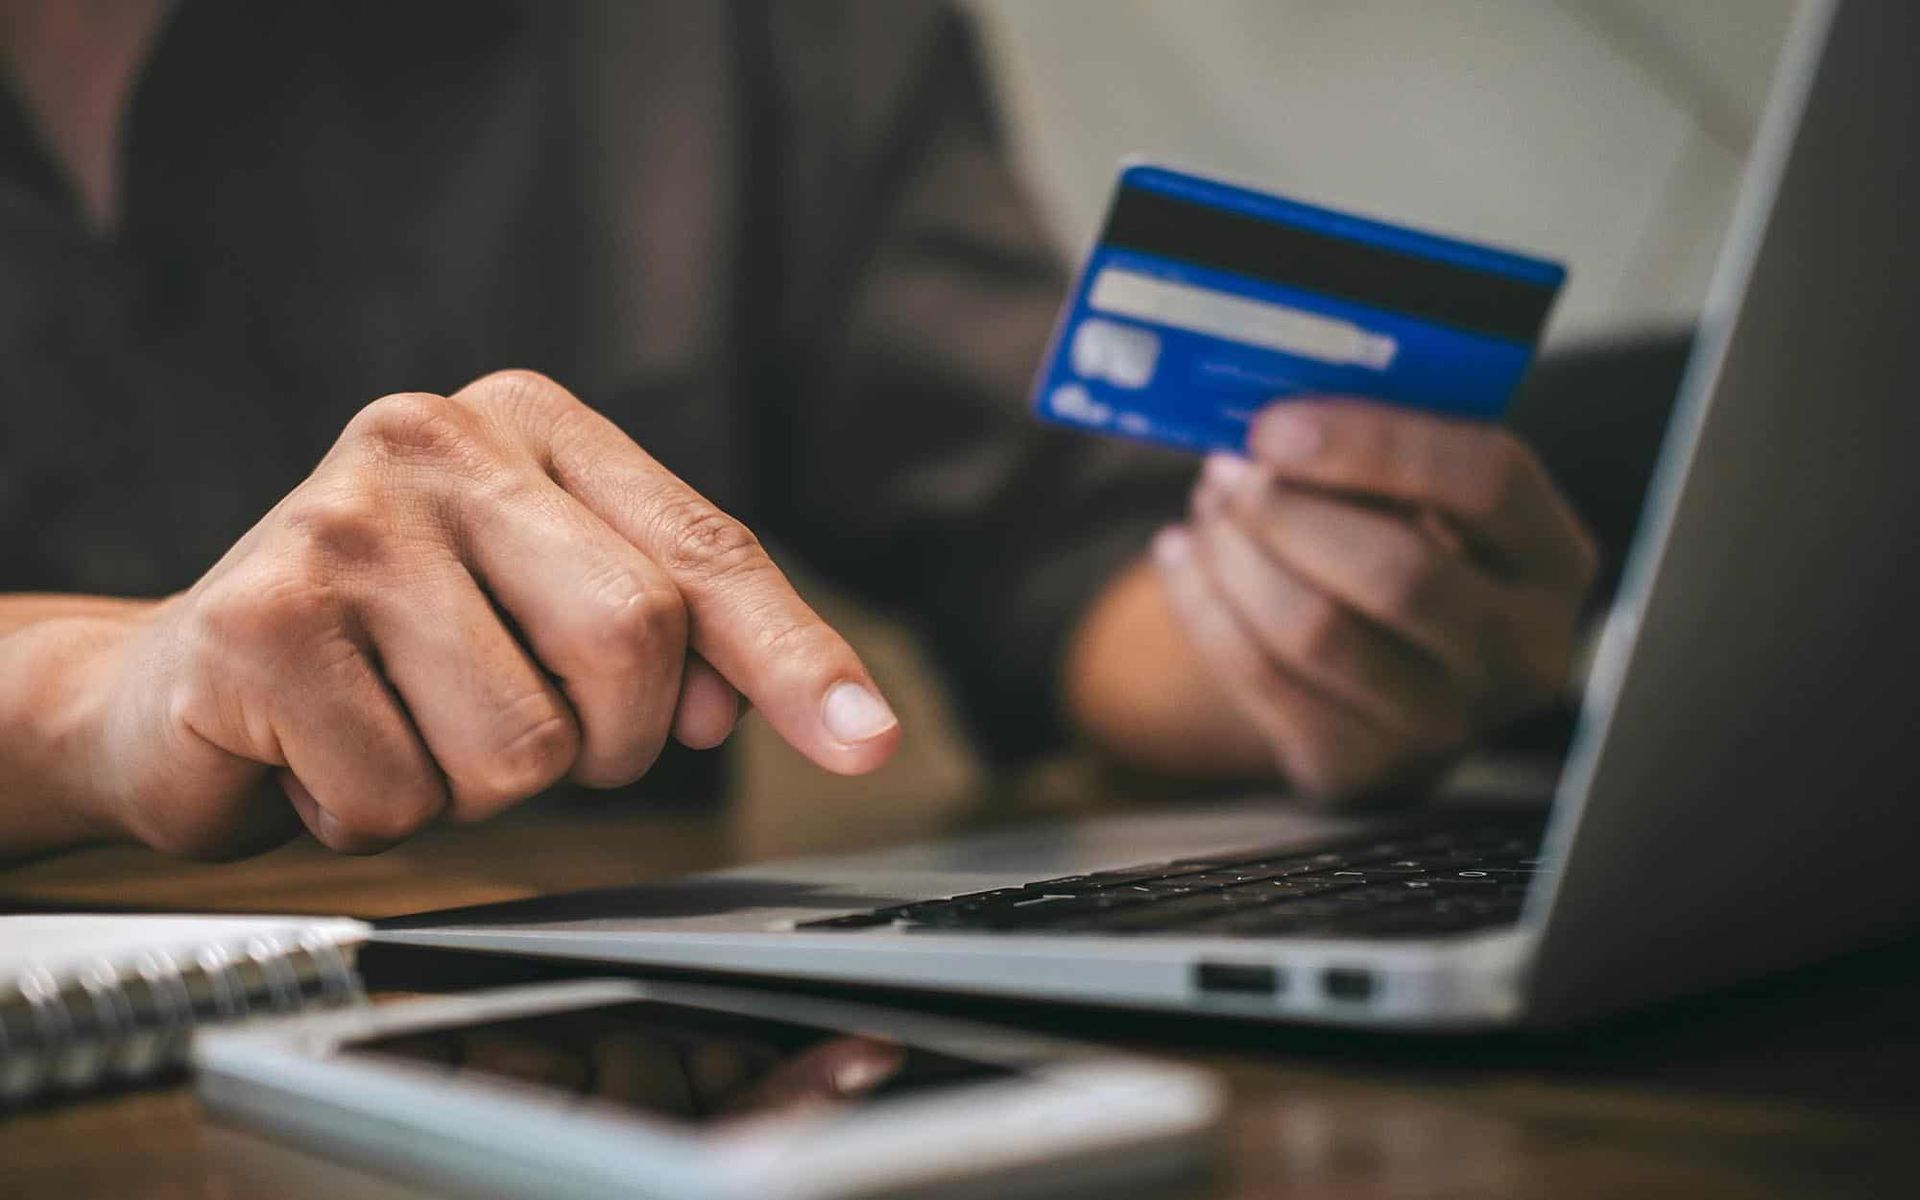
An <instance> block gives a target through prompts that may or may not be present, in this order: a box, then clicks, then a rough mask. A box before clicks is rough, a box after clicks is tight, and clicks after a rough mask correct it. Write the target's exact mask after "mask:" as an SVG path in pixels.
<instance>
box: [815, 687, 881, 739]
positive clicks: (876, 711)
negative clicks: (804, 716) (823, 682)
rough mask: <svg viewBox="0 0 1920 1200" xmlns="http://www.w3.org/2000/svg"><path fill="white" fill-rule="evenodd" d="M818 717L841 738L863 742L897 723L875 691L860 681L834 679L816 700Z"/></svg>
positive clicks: (830, 730)
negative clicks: (836, 681) (822, 696)
mask: <svg viewBox="0 0 1920 1200" xmlns="http://www.w3.org/2000/svg"><path fill="white" fill-rule="evenodd" d="M820 720H821V722H822V723H824V724H825V725H826V727H827V732H828V733H830V734H832V735H833V736H834V738H835V739H836V740H838V741H842V742H864V741H868V740H870V739H872V738H876V737H879V736H880V735H881V734H883V733H885V732H886V731H887V730H889V729H892V728H893V727H894V726H895V725H898V724H899V723H900V718H898V717H896V716H894V715H893V710H892V709H891V708H888V707H887V702H886V701H885V700H882V699H881V698H880V697H879V695H878V694H877V693H875V692H874V690H873V689H872V688H870V687H867V686H865V685H864V684H858V683H853V682H851V681H847V682H842V683H836V684H834V685H833V686H832V687H830V688H828V689H827V698H826V699H825V700H823V701H821V703H820Z"/></svg>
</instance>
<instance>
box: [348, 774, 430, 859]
mask: <svg viewBox="0 0 1920 1200" xmlns="http://www.w3.org/2000/svg"><path fill="white" fill-rule="evenodd" d="M410 792H411V793H414V794H409V793H410ZM439 807H440V805H439V802H438V799H437V797H430V796H429V795H428V794H427V793H426V789H425V788H423V787H418V786H416V787H414V788H411V789H408V788H395V789H393V790H391V791H388V792H386V793H384V794H382V795H381V796H380V797H378V800H377V802H375V803H370V804H357V805H354V806H353V807H352V808H350V809H346V810H344V811H334V812H332V813H331V816H332V819H333V824H335V825H336V826H337V827H338V832H339V834H341V835H344V837H341V838H338V839H337V844H334V845H332V847H331V848H332V849H335V850H340V851H343V852H349V853H351V852H353V851H356V850H366V849H378V848H380V847H384V846H390V845H392V844H393V843H395V842H400V841H405V840H406V839H407V838H410V837H412V836H413V835H414V834H416V833H418V832H420V830H421V829H423V828H425V827H426V825H427V822H429V821H431V820H432V819H433V818H434V815H435V814H436V813H437V812H438V811H439Z"/></svg>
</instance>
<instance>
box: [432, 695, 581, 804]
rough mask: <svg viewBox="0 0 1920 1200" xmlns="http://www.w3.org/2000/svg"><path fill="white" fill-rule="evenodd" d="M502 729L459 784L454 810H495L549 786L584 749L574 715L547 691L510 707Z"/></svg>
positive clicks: (505, 714) (502, 719)
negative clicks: (482, 759) (490, 749)
mask: <svg viewBox="0 0 1920 1200" xmlns="http://www.w3.org/2000/svg"><path fill="white" fill-rule="evenodd" d="M501 726H502V735H501V736H500V737H499V738H498V739H497V740H496V742H495V749H494V751H493V753H492V754H490V755H489V756H488V757H487V760H486V761H485V762H484V763H483V764H482V765H481V766H480V767H479V768H478V769H477V770H476V771H475V772H474V773H473V777H471V778H466V779H462V780H460V781H458V783H457V784H456V796H455V813H456V815H457V816H459V817H461V818H479V817H486V816H491V815H492V814H493V813H495V812H498V811H499V810H500V809H502V808H505V807H507V806H508V805H511V804H516V803H518V802H520V801H522V800H525V799H527V798H528V797H529V796H533V795H536V794H538V793H540V792H543V791H545V790H546V789H547V788H549V787H551V786H552V785H553V784H554V783H555V782H556V781H557V780H559V779H560V777H561V776H563V775H565V774H566V773H567V768H569V767H571V766H572V765H573V760H574V759H575V758H576V757H577V756H578V755H579V753H580V733H579V730H578V728H577V727H576V726H575V725H574V722H573V719H572V717H571V716H569V715H568V714H567V713H566V712H564V711H562V710H561V708H560V706H559V705H558V703H556V702H555V701H554V700H553V698H552V697H550V696H548V695H546V694H545V693H534V694H531V695H529V696H527V697H525V698H524V699H522V700H520V701H517V702H515V703H514V704H511V705H509V706H508V707H507V709H506V710H505V711H504V712H503V713H502V716H501Z"/></svg>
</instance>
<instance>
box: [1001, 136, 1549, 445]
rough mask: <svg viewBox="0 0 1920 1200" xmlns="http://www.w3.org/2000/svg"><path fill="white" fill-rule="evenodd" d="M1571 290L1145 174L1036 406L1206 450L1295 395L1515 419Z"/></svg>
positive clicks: (1422, 241)
mask: <svg viewBox="0 0 1920 1200" xmlns="http://www.w3.org/2000/svg"><path fill="white" fill-rule="evenodd" d="M1566 277H1567V272H1566V268H1565V267H1563V266H1561V265H1560V264H1558V263H1554V262H1549V261H1546V260H1544V259H1539V258H1532V257H1529V256H1527V255H1523V254H1515V253H1513V252H1511V251H1507V250H1498V249H1494V248H1493V247H1490V246H1481V245H1475V244H1473V243H1471V242H1465V241H1460V240H1458V239H1455V238H1446V237H1439V236H1437V235H1434V234H1431V233H1424V232H1421V231H1419V230H1414V229H1407V228H1404V227H1402V226H1398V225H1390V224H1387V223H1386V222H1384V221H1377V220H1373V219H1370V218H1366V217H1358V216H1353V215H1351V214H1348V213H1341V212H1335V211H1333V210H1331V209H1326V208H1320V207H1316V206H1314V205H1311V204H1303V203H1301V202H1299V201H1297V200H1289V199H1286V198H1284V197H1281V196H1275V195H1270V194H1267V193H1264V192H1258V191H1254V190H1252V189H1249V188H1245V187H1240V186H1236V185H1233V184H1228V183H1222V182H1220V181H1218V180H1213V179H1207V178H1204V177H1201V176H1197V175H1191V174H1188V173H1186V172H1183V171H1176V170H1172V169H1170V168H1168V167H1163V166H1157V165H1152V164H1145V163H1137V164H1132V165H1129V166H1127V167H1126V168H1125V169H1124V170H1123V171H1122V172H1121V174H1120V180H1119V184H1118V187H1117V188H1116V190H1115V192H1114V198H1113V202H1112V205H1111V206H1110V207H1109V208H1108V210H1107V219H1106V225H1105V227H1104V228H1103V229H1102V230H1101V233H1100V239H1099V241H1098V243H1097V244H1096V245H1095V246H1094V248H1093V253H1092V254H1091V255H1089V256H1088V258H1087V262H1086V265H1085V266H1084V267H1083V268H1082V269H1081V272H1080V277H1079V279H1078V280H1077V281H1076V282H1075V284H1074V288H1073V293H1072V298H1071V300H1070V301H1069V303H1068V304H1067V306H1066V308H1065V309H1064V310H1063V311H1062V313H1061V317H1060V322H1059V324H1058V325H1057V326H1056V327H1055V329H1054V334H1053V343H1052V347H1051V348H1050V349H1049V351H1048V353H1047V356H1046V358H1045V359H1044V360H1043V361H1042V363H1041V368H1040V372H1039V375H1038V377H1037V378H1036V380H1035V384H1034V397H1033V403H1034V408H1035V411H1037V412H1038V413H1039V414H1040V415H1041V416H1042V417H1045V418H1047V419H1049V420H1052V421H1058V422H1060V423H1062V424H1066V425H1072V426H1075V427H1077V428H1080V429H1090V430H1098V431H1100V432H1103V433H1114V434H1120V435H1123V436H1127V437H1134V438H1142V439H1145V440H1147V441H1152V442H1158V443H1161V444H1163V445H1169V446H1177V447H1183V448H1186V449H1191V450H1197V451H1207V450H1242V449H1244V448H1245V443H1246V433H1247V423H1248V421H1249V420H1251V418H1252V417H1253V415H1254V414H1255V413H1257V412H1259V411H1260V410H1261V409H1262V408H1265V407H1266V406H1267V405H1269V404H1271V403H1273V402H1274V401H1276V400H1284V399H1286V398H1287V397H1290V396H1306V395H1342V396H1367V397H1371V398H1374V399H1378V400H1383V401H1387V402H1389V403H1393V404H1404V405H1406V406H1408V407H1411V408H1417V409H1423V410H1425V411H1428V412H1435V413H1442V414H1445V415H1447V416H1452V417H1465V418H1475V419H1480V420H1498V419H1499V418H1500V417H1501V415H1502V414H1503V413H1504V412H1505V411H1506V407H1507V401H1508V400H1509V399H1510V398H1511V397H1512V395H1513V391H1514V388H1515V387H1516V386H1518V384H1519V383H1520V379H1521V377H1522V376H1523V375H1525V374H1526V371H1527V367H1528V365H1529V364H1530V363H1531V362H1532V360H1533V352H1534V347H1535V346H1536V345H1537V344H1538V342H1539V340H1540V331H1541V329H1542V328H1543V327H1544V326H1545V325H1546V321H1547V314H1548V313H1549V311H1551V309H1552V308H1553V301H1554V297H1555V296H1557V295H1558V294H1559V291H1560V287H1561V285H1562V284H1563V283H1564V282H1565V281H1566Z"/></svg>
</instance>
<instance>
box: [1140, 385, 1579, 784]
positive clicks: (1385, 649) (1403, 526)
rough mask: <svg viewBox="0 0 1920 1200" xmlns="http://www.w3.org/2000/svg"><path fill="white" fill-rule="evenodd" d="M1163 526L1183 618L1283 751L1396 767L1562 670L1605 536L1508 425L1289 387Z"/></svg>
mask: <svg viewBox="0 0 1920 1200" xmlns="http://www.w3.org/2000/svg"><path fill="white" fill-rule="evenodd" d="M1248 454H1249V457H1248V458H1240V457H1238V456H1232V455H1218V456H1215V457H1214V458H1212V459H1210V460H1209V461H1208V464H1207V469H1206V471H1205V472H1204V473H1203V475H1202V477H1201V480H1200V482H1199V484H1198V485H1197V486H1196V487H1195V490H1194V495H1193V505H1192V508H1193V513H1192V519H1191V521H1190V522H1189V523H1188V524H1187V525H1184V526H1175V527H1173V528H1170V529H1168V530H1165V531H1163V532H1162V534H1161V535H1160V538H1159V540H1158V541H1157V542H1156V543H1155V558H1156V560H1157V562H1158V564H1159V566H1160V571H1161V576H1162V579H1163V581H1164V585H1165V589H1166V592H1167V595H1168V597H1169V599H1170V601H1171V603H1172V607H1173V609H1174V612H1175V613H1176V615H1177V617H1178V619H1179V621H1180V624H1181V626H1182V628H1183V630H1184V632H1185V633H1186V635H1187V637H1188V639H1189V640H1190V641H1191V642H1192V643H1193V644H1194V647H1195V649H1196V650H1197V651H1198V652H1199V654H1200V656H1201V657H1202V658H1203V659H1204V660H1205V661H1206V663H1207V664H1208V665H1209V666H1210V667H1211V668H1212V671H1213V674H1214V676H1215V678H1216V680H1217V681H1218V682H1219V684H1220V685H1221V686H1222V688H1223V690H1224V691H1225V692H1226V693H1227V694H1228V695H1229V696H1230V698H1231V699H1232V701H1233V703H1234V705H1235V707H1236V708H1237V709H1238V710H1239V712H1240V715H1241V716H1242V717H1244V718H1245V719H1246V720H1247V721H1248V722H1249V724H1251V725H1252V726H1253V727H1254V728H1255V729H1257V730H1258V731H1259V734H1260V736H1261V738H1262V740H1263V741H1264V742H1265V743H1266V745H1267V747H1268V749H1269V750H1270V752H1271V754H1272V756H1273V758H1274V760H1275V762H1276V763H1277V764H1278V765H1279V767H1280V769H1281V772H1282V773H1283V774H1284V775H1285V776H1286V777H1287V779H1288V780H1289V781H1290V782H1291V783H1292V784H1294V785H1295V786H1296V787H1298V788H1300V789H1302V790H1303V791H1305V792H1308V793H1310V794H1315V795H1321V796H1334V795H1345V794H1351V793H1355V792H1360V791H1365V790H1368V789H1371V788H1376V787H1379V786H1381V785H1383V784H1386V783H1389V782H1391V781H1393V780H1395V779H1397V778H1400V777H1404V776H1406V775H1408V774H1410V773H1412V772H1414V771H1415V770H1416V769H1418V768H1419V767H1421V766H1423V765H1426V764H1431V763H1433V762H1435V761H1437V760H1439V759H1441V758H1442V757H1444V756H1446V755H1447V754H1449V753H1451V752H1454V751H1456V750H1458V749H1459V748H1461V747H1462V746H1464V745H1466V744H1467V742H1468V741H1469V740H1470V739H1472V738H1473V737H1474V736H1475V735H1477V734H1479V733H1482V732H1484V731H1486V730H1488V729H1491V728H1494V727H1497V726H1499V725H1501V724H1503V723H1505V722H1508V721H1511V720H1513V719H1514V718H1516V717H1518V716H1521V715H1523V714H1525V713H1527V712H1528V711H1530V710H1533V709H1535V708H1538V707H1540V706H1542V705H1544V704H1545V703H1547V702H1548V701H1550V700H1551V699H1552V698H1553V697H1554V696H1555V695H1557V694H1558V693H1559V692H1560V690H1561V689H1562V688H1563V687H1564V686H1565V684H1566V679H1567V674H1568V671H1569V669H1570V665H1571V660H1572V653H1573V643H1574V637H1575V633H1576V626H1577V623H1578V620H1579V615H1580V610H1581V605H1582V602H1583V601H1584V600H1585V597H1586V594H1587V591H1588V589H1589V588H1590V587H1591V586H1592V583H1593V580H1594V575H1595V571H1596V567H1597V563H1598V554H1597V552H1596V549H1595V546H1594V542H1593V540H1592V538H1591V537H1590V536H1589V535H1588V534H1587V532H1586V530H1585V529H1584V528H1583V527H1582V525H1581V524H1580V520H1579V518H1578V517H1577V516H1575V515H1574V512H1573V510H1572V508H1571V507H1570V506H1569V505H1568V504H1567V502H1566V501H1565V500H1564V499H1563V498H1562V497H1561V496H1560V494H1559V493H1558V491H1556V490H1555V488H1554V486H1553V483H1552V481H1551V480H1550V479H1549V478H1548V475H1547V472H1546V469H1545V468H1544V467H1543V466H1542V465H1541V463H1540V461H1539V459H1538V458H1536V457H1535V456H1534V454H1533V453H1532V451H1530V450H1529V449H1527V448H1526V446H1525V445H1523V444H1522V443H1521V442H1520V441H1519V439H1517V438H1516V437H1514V436H1513V434H1512V433H1510V432H1508V431H1507V430H1505V429H1503V428H1501V427H1499V426H1495V425H1483V424H1479V423H1473V422H1466V421H1456V420H1447V419H1443V418H1438V417H1434V416H1431V415H1428V414H1424V413H1418V412H1413V411H1411V410H1407V409H1403V408H1398V407H1392V406H1388V405H1384V404H1379V403H1374V402H1368V401H1359V400H1293V401H1287V402H1285V403H1282V404H1279V405H1275V406H1274V407H1272V408H1269V409H1268V410H1266V412H1264V413H1262V414H1261V415H1260V417H1259V418H1258V419H1257V420H1256V421H1255V422H1254V425H1253V427H1252V430H1251V431H1250V434H1249V436H1248Z"/></svg>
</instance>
